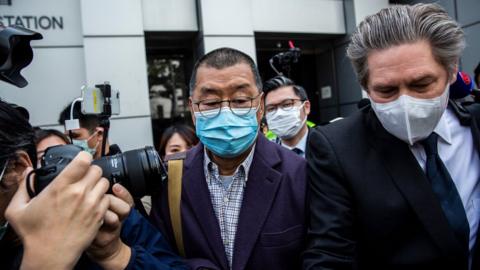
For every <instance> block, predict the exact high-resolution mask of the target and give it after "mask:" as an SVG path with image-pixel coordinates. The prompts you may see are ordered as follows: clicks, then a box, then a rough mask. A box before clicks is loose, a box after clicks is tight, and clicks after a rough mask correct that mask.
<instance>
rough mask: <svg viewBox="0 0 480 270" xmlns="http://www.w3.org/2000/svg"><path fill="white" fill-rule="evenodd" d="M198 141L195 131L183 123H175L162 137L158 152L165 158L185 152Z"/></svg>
mask: <svg viewBox="0 0 480 270" xmlns="http://www.w3.org/2000/svg"><path fill="white" fill-rule="evenodd" d="M197 143H198V138H197V135H195V131H194V130H193V129H192V128H191V127H189V126H187V125H183V124H175V125H173V126H170V127H168V128H167V129H165V131H164V132H163V134H162V137H161V138H160V145H159V147H158V153H159V154H160V156H161V157H162V158H163V157H165V156H167V155H171V154H174V153H178V152H185V151H187V150H188V149H190V148H192V147H194V146H195V145H197Z"/></svg>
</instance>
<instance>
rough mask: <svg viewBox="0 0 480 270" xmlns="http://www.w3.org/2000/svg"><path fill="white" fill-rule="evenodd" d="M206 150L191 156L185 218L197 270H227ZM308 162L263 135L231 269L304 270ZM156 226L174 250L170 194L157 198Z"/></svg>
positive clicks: (185, 231)
mask: <svg viewBox="0 0 480 270" xmlns="http://www.w3.org/2000/svg"><path fill="white" fill-rule="evenodd" d="M203 162H204V148H203V145H201V144H199V145H198V146H196V147H194V148H193V149H191V150H190V151H188V152H187V156H186V159H185V162H184V169H183V182H182V186H183V187H182V202H181V216H182V226H183V239H184V246H185V253H186V257H187V259H189V260H187V261H188V263H189V264H190V266H191V267H192V268H193V269H198V268H200V267H210V268H213V269H228V262H227V257H226V255H225V251H224V246H223V242H222V238H221V235H220V227H219V224H218V221H217V218H216V216H215V213H214V210H213V206H212V203H211V199H210V193H209V190H208V186H207V182H206V180H205V173H204V169H203ZM306 193H307V182H306V161H305V160H304V159H303V158H301V157H298V156H297V155H296V154H295V153H293V152H291V151H289V150H287V149H285V148H283V147H282V146H280V145H277V144H275V143H273V142H269V141H268V140H267V139H266V138H264V136H262V135H261V134H260V135H259V136H258V139H257V142H256V146H255V153H254V157H253V161H252V164H251V167H250V172H249V176H248V181H247V184H246V187H245V191H244V195H243V204H242V209H241V211H240V216H239V220H238V227H237V233H236V238H235V247H234V253H233V263H232V269H234V270H237V269H285V270H287V269H288V270H290V269H300V268H301V252H302V251H303V250H304V248H305V235H306V222H307V218H306V214H307V213H308V210H307V208H306V207H307V206H306V200H307V199H306ZM151 217H152V220H153V222H154V223H155V224H156V225H158V227H159V228H160V230H162V231H163V232H164V234H165V235H167V237H168V238H169V239H170V243H171V244H172V246H175V241H174V237H173V231H172V228H171V222H170V216H169V211H168V201H167V194H166V189H164V190H163V192H162V194H160V196H159V197H154V198H152V213H151Z"/></svg>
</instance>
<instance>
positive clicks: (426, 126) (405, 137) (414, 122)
mask: <svg viewBox="0 0 480 270" xmlns="http://www.w3.org/2000/svg"><path fill="white" fill-rule="evenodd" d="M448 89H449V85H447V87H446V89H445V91H444V92H443V94H442V95H440V96H438V97H435V98H431V99H421V98H414V97H411V96H407V95H401V96H400V97H399V98H398V99H396V100H394V101H391V102H387V103H375V102H374V101H373V100H372V99H371V98H370V101H371V104H372V108H373V110H374V111H375V114H376V115H377V117H378V119H379V120H380V122H381V123H382V126H383V127H384V128H385V129H386V130H387V131H388V132H389V133H390V134H392V135H393V136H395V137H397V138H399V139H400V140H402V141H404V142H406V143H408V144H410V145H413V144H414V143H416V142H418V141H421V140H423V139H425V138H427V137H428V136H429V135H430V134H431V133H432V132H433V130H434V129H435V127H436V126H437V124H438V122H439V121H440V118H441V117H442V115H443V112H445V109H446V108H447V105H448V92H449V91H448Z"/></svg>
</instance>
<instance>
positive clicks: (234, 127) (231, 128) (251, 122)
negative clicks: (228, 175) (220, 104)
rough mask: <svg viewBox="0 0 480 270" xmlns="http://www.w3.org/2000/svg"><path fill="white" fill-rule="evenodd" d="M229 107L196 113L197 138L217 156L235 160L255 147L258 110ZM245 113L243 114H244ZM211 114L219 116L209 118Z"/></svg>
mask: <svg viewBox="0 0 480 270" xmlns="http://www.w3.org/2000/svg"><path fill="white" fill-rule="evenodd" d="M232 110H234V111H235V112H236V113H237V114H238V115H237V114H235V113H233V112H232V111H231V110H230V108H229V107H224V108H222V109H221V111H220V113H218V114H217V111H215V110H212V111H206V112H202V113H200V112H195V129H196V132H197V136H198V138H199V139H200V141H201V142H202V143H203V145H205V147H206V148H207V149H208V150H210V151H212V152H213V153H214V154H215V155H217V156H219V157H223V158H233V157H236V156H238V155H240V154H242V153H243V152H245V151H246V150H247V149H248V148H249V147H250V146H252V145H253V143H254V142H255V139H256V138H257V134H258V122H257V109H256V108H252V109H248V110H249V112H248V113H247V114H245V115H243V113H244V110H245V109H232ZM242 111H243V112H242ZM209 114H217V115H216V116H213V117H211V118H210V117H208V115H209Z"/></svg>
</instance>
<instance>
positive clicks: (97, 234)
mask: <svg viewBox="0 0 480 270" xmlns="http://www.w3.org/2000/svg"><path fill="white" fill-rule="evenodd" d="M32 160H33V161H35V160H36V150H35V143H34V131H33V129H32V127H31V126H30V124H29V123H28V121H27V120H26V119H25V118H24V117H23V116H22V115H21V114H20V113H19V112H18V111H17V110H16V109H15V108H13V107H12V106H11V105H9V104H7V103H5V102H3V101H0V225H1V229H0V254H1V255H0V265H2V269H17V268H19V267H21V268H22V269H72V268H74V267H75V268H78V269H98V268H99V267H101V268H104V269H125V268H127V269H178V268H181V269H183V267H184V266H183V264H182V263H181V262H180V261H179V260H178V259H177V258H178V257H176V256H175V255H174V254H173V253H172V252H171V251H170V249H169V248H168V246H167V244H166V242H165V240H164V239H163V237H162V236H161V235H160V234H159V233H158V232H157V231H155V230H154V229H153V227H152V226H151V225H150V224H148V222H146V221H145V220H144V219H143V218H142V217H141V216H140V215H139V214H138V212H136V211H130V209H131V205H132V204H133V203H132V198H131V196H130V194H129V193H128V191H127V190H126V189H125V188H123V187H122V186H121V185H118V184H117V185H114V186H113V193H114V195H115V196H114V195H111V194H105V193H106V192H107V190H108V188H109V182H108V181H107V180H106V179H104V178H101V174H102V171H101V169H100V168H99V167H98V166H91V165H90V163H91V161H92V157H91V156H90V155H89V154H87V153H85V152H81V153H80V154H78V155H77V157H76V158H75V159H74V160H73V161H72V162H71V163H70V164H69V165H68V166H67V167H66V168H65V169H64V170H63V171H62V172H61V173H60V174H59V175H58V176H57V177H56V178H55V179H54V180H53V181H52V182H51V183H50V184H49V185H48V186H47V187H46V188H45V189H44V190H43V191H42V192H41V193H40V194H38V195H37V196H36V197H34V198H30V196H29V195H28V193H27V190H26V181H25V179H26V177H27V175H28V173H29V172H31V171H32V167H35V166H34V165H33V164H32ZM7 220H8V222H7ZM122 221H123V225H122ZM12 229H13V230H12ZM19 240H21V241H19ZM82 254H85V255H84V256H82Z"/></svg>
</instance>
